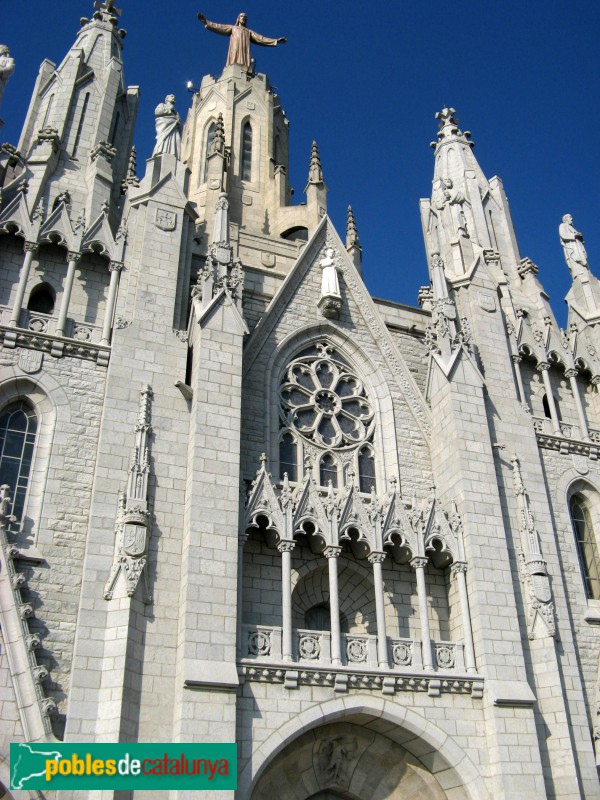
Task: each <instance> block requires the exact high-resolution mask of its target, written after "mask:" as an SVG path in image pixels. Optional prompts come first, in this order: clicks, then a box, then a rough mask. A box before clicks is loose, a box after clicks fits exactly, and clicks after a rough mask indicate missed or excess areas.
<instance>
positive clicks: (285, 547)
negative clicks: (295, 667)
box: [277, 539, 296, 661]
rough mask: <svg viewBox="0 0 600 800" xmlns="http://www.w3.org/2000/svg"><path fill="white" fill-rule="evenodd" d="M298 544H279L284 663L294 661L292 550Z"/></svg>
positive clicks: (289, 542) (286, 542)
mask: <svg viewBox="0 0 600 800" xmlns="http://www.w3.org/2000/svg"><path fill="white" fill-rule="evenodd" d="M295 546H296V542H291V541H289V540H287V539H284V540H283V541H281V542H279V544H278V545H277V549H278V550H279V552H280V553H281V610H282V614H281V617H282V619H281V630H282V635H281V655H282V658H283V660H284V661H292V660H293V650H292V550H293V549H294V547H295Z"/></svg>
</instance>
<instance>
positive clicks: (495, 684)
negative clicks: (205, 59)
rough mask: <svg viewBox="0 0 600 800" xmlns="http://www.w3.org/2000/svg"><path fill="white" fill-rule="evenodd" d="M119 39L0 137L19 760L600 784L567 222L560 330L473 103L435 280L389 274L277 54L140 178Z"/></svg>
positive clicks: (9, 726) (71, 57) (393, 798)
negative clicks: (379, 287)
mask: <svg viewBox="0 0 600 800" xmlns="http://www.w3.org/2000/svg"><path fill="white" fill-rule="evenodd" d="M211 24H212V23H211ZM123 36H124V33H123V32H122V31H121V29H120V28H119V12H117V10H116V9H115V8H114V6H113V4H112V2H98V3H96V11H95V13H94V15H93V17H92V18H91V19H89V20H87V19H84V20H82V27H81V30H80V32H79V34H78V35H77V37H76V40H75V42H74V44H73V47H72V48H71V50H70V51H69V52H68V53H67V54H66V56H65V59H64V60H63V62H62V63H61V64H60V65H59V66H56V65H54V64H52V63H50V62H48V61H44V62H43V63H42V66H41V69H40V73H39V77H38V80H37V83H36V85H35V87H34V89H33V95H32V101H31V104H30V107H29V112H28V115H27V118H26V120H25V122H24V126H23V132H22V135H21V139H20V141H19V142H18V144H16V145H15V146H11V145H7V144H4V145H2V147H1V148H0V180H1V183H2V194H1V202H0V234H1V235H0V263H1V265H2V269H1V272H0V340H1V342H2V349H1V351H0V481H1V483H2V484H3V486H2V490H1V493H2V494H1V498H0V544H1V552H0V558H1V563H0V629H1V639H0V647H1V651H0V687H1V691H0V719H1V723H0V778H1V779H2V781H3V782H4V783H5V784H6V785H8V783H9V761H8V758H9V756H8V754H9V743H10V742H11V741H29V742H56V741H65V742H91V741H94V742H117V741H118V742H137V741H139V742H236V743H237V745H238V764H239V775H238V789H237V790H236V791H235V792H233V791H232V792H218V793H217V792H213V793H211V792H208V793H207V796H208V797H211V796H213V795H214V796H215V797H216V796H217V795H218V796H219V797H231V798H233V797H235V798H237V799H238V800H266V798H269V797H277V798H281V799H282V800H309V798H311V799H312V800H332V799H334V798H335V799H336V800H375V799H377V800H386V799H387V800H400V798H426V799H427V800H443V798H447V799H448V800H487V798H492V797H493V798H496V799H497V800H500V798H503V799H504V798H505V799H506V800H508V799H509V798H512V799H514V800H516V798H519V800H525V799H526V800H533V799H534V798H545V797H548V798H564V799H565V800H567V798H568V799H569V800H572V798H586V800H589V799H591V798H599V797H600V785H599V781H598V773H597V763H598V762H597V756H596V738H597V737H600V720H599V719H598V714H599V713H600V712H599V708H600V705H599V704H600V697H599V696H598V659H599V655H600V648H599V633H600V628H599V627H598V626H599V625H600V556H599V553H598V541H599V537H600V469H599V468H598V456H599V453H600V399H599V397H598V385H599V384H600V331H599V329H598V325H599V323H600V284H599V283H598V280H597V278H596V277H595V276H594V275H593V274H592V272H591V271H590V267H589V264H588V261H587V254H586V252H585V248H584V245H583V239H582V237H581V235H580V234H579V233H578V232H577V230H576V229H575V227H574V224H573V219H572V218H571V217H570V216H569V215H566V216H565V218H564V220H563V223H562V225H561V227H560V238H561V241H562V244H563V247H564V252H565V258H566V261H567V266H568V267H569V269H570V270H571V274H572V277H573V282H572V288H571V290H570V292H569V294H568V296H567V302H568V305H569V319H568V326H567V328H566V330H562V329H560V327H559V326H558V324H557V322H556V320H555V317H554V314H553V312H552V309H551V308H550V306H549V303H548V298H547V295H546V294H545V292H544V290H543V287H542V285H541V284H540V282H539V280H538V277H537V271H538V270H537V267H536V265H535V264H534V263H533V262H532V261H531V260H530V259H528V258H526V257H523V256H522V255H521V253H520V251H519V247H518V243H517V238H516V235H515V231H514V228H513V225H512V221H511V216H510V211H509V207H508V202H507V199H506V195H505V192H504V188H503V185H502V182H501V181H500V179H499V178H497V177H494V178H491V179H488V178H487V177H486V176H485V175H484V174H483V172H482V170H481V168H480V167H479V165H478V163H477V160H476V158H475V155H474V153H473V145H472V142H471V141H470V137H469V134H467V133H463V131H462V130H461V127H460V125H459V122H458V120H457V118H456V115H455V112H454V110H453V109H451V108H444V109H442V111H441V112H439V114H438V115H437V118H438V127H439V130H438V132H437V142H436V144H435V151H434V173H433V183H432V192H431V196H430V198H428V199H424V200H421V206H420V208H421V219H422V225H423V234H424V238H425V246H426V253H427V261H428V272H429V283H428V285H426V286H424V287H423V288H422V289H421V291H420V294H419V306H418V307H414V308H412V307H408V306H404V305H400V304H398V303H393V302H389V301H386V300H381V299H377V298H373V297H371V296H370V295H369V293H368V291H367V289H366V287H365V284H364V282H363V280H362V267H361V256H362V251H361V247H360V242H359V237H358V232H357V228H356V224H355V221H354V217H353V214H352V211H351V209H349V213H348V224H347V230H346V231H344V232H343V238H341V237H340V234H339V232H338V231H336V230H335V228H334V227H333V225H332V223H331V221H330V219H329V217H328V215H327V187H326V185H325V181H324V176H323V169H322V166H321V162H320V158H319V153H318V149H317V146H316V145H313V148H312V152H311V153H310V159H309V165H308V166H309V170H308V179H307V185H306V190H305V191H306V202H305V203H303V204H301V205H293V204H292V200H291V189H290V185H289V180H288V165H289V159H290V154H289V149H288V123H287V119H286V117H285V114H284V113H283V110H282V107H281V101H280V98H279V97H278V96H277V94H276V93H275V92H274V90H273V88H271V86H270V84H269V81H268V78H267V77H266V76H265V75H263V74H255V73H254V72H252V70H251V69H250V70H248V69H246V68H245V67H244V66H241V65H239V64H237V63H232V64H230V65H229V66H226V67H225V69H224V70H223V72H222V73H221V74H220V76H219V77H216V78H214V77H211V76H207V77H205V78H204V80H203V82H202V85H201V87H200V89H199V90H198V91H197V92H196V93H195V94H194V96H193V102H192V107H191V109H190V111H189V113H188V116H187V119H186V120H185V122H184V124H183V125H182V126H180V125H179V118H178V116H177V114H176V111H175V110H174V108H173V103H172V99H171V98H170V97H169V98H167V99H166V101H165V103H164V104H161V106H159V108H158V109H157V112H156V113H157V117H156V118H157V134H158V136H157V147H156V149H155V151H154V153H153V154H152V156H151V157H150V158H149V159H148V161H147V162H146V167H145V175H144V176H143V177H138V175H137V171H136V153H135V150H134V149H133V148H132V139H133V132H134V125H135V118H136V112H137V103H138V90H137V88H135V87H127V85H126V83H125V80H124V74H123V60H122V41H123ZM273 41H276V40H273ZM180 128H181V135H180ZM557 246H558V245H557ZM424 276H425V265H424ZM78 794H80V795H81V796H82V797H83V796H85V797H87V796H89V794H88V793H70V794H66V793H61V795H60V796H61V797H67V796H69V797H72V796H76V795H78ZM101 794H102V798H103V800H108V797H109V796H110V797H111V798H113V797H114V798H115V799H116V798H117V797H118V796H119V797H120V796H121V795H120V794H119V792H102V793H101ZM19 796H20V797H29V793H21V795H19V794H18V793H17V792H15V797H19ZM32 796H34V795H33V794H32ZM35 796H36V797H37V796H38V795H37V794H36V795H35ZM134 796H135V798H136V800H137V798H144V797H151V796H153V795H152V793H151V792H147V791H146V792H144V791H137V792H135V793H134ZM172 796H173V797H178V798H183V797H186V796H187V795H186V793H185V792H179V793H175V792H173V793H172ZM190 796H191V795H190Z"/></svg>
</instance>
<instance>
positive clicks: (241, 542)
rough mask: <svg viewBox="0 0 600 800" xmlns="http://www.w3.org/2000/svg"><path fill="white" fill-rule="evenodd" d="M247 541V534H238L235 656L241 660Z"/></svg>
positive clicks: (242, 651) (244, 652)
mask: <svg viewBox="0 0 600 800" xmlns="http://www.w3.org/2000/svg"><path fill="white" fill-rule="evenodd" d="M247 541H248V532H247V531H244V532H243V533H240V535H239V537H238V573H237V596H238V615H237V654H238V657H239V658H243V657H244V655H245V654H246V652H247V650H246V649H245V643H244V642H243V641H242V609H243V608H244V582H243V573H244V547H245V546H246V542H247Z"/></svg>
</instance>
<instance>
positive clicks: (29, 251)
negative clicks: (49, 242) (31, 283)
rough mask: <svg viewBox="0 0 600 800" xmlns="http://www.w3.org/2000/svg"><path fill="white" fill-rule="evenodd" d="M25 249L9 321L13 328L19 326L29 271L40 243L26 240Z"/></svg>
mask: <svg viewBox="0 0 600 800" xmlns="http://www.w3.org/2000/svg"><path fill="white" fill-rule="evenodd" d="M24 250H25V258H24V259H23V266H22V267H21V275H20V276H19V288H18V289H17V296H16V297H15V304H14V306H13V310H12V314H11V316H10V321H9V323H8V324H9V325H10V327H11V328H18V327H19V317H20V316H21V308H22V306H23V298H24V297H25V289H26V288H27V281H28V280H29V272H30V271H31V262H32V261H33V257H34V255H35V254H36V253H37V251H38V250H39V245H38V244H37V243H36V242H25V245H24Z"/></svg>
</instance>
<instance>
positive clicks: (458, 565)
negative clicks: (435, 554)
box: [450, 561, 467, 575]
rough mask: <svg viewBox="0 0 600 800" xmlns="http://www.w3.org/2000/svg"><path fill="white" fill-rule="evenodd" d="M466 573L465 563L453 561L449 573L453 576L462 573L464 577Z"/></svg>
mask: <svg viewBox="0 0 600 800" xmlns="http://www.w3.org/2000/svg"><path fill="white" fill-rule="evenodd" d="M466 571H467V562H466V561H455V562H454V563H453V564H451V565H450V572H451V573H452V574H453V575H456V574H457V573H458V572H462V573H463V575H464V574H465V573H466Z"/></svg>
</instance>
